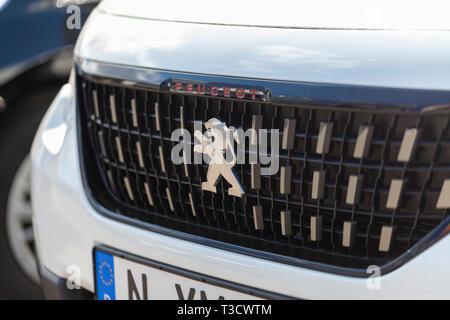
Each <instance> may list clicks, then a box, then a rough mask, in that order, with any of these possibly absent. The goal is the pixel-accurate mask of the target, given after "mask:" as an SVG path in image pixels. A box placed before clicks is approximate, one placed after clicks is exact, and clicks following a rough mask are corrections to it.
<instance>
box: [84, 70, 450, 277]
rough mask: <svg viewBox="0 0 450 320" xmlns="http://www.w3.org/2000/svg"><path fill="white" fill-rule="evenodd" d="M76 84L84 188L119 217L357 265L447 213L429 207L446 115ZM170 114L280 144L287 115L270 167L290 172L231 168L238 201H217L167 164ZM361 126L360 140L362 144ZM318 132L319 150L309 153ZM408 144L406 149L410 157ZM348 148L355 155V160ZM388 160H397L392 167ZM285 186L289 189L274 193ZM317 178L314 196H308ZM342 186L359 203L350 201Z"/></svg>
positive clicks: (200, 169)
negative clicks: (319, 191) (286, 140)
mask: <svg viewBox="0 0 450 320" xmlns="http://www.w3.org/2000/svg"><path fill="white" fill-rule="evenodd" d="M77 88H78V105H79V116H80V125H81V132H82V134H81V136H80V137H81V140H82V141H81V143H82V150H83V153H84V156H83V161H84V167H85V168H86V169H85V170H86V180H87V185H88V187H89V189H90V191H91V193H92V196H93V198H94V199H95V200H96V202H97V203H99V204H100V205H101V206H102V207H104V208H106V209H107V210H109V211H110V212H114V213H115V214H116V215H119V216H124V217H127V218H128V219H129V220H132V221H139V222H142V223H144V224H149V225H157V226H161V227H164V228H168V229H171V230H177V231H181V232H183V233H187V234H190V235H194V236H199V237H201V238H204V239H211V240H215V241H219V242H221V243H226V244H232V245H237V246H239V247H242V248H247V249H253V251H252V252H263V253H264V254H267V253H269V254H276V255H277V256H284V257H289V258H294V259H301V260H303V261H305V260H306V261H312V262H319V263H323V264H326V265H329V266H332V267H345V268H356V269H365V268H366V267H367V266H369V265H373V264H375V265H380V266H381V265H385V264H387V263H389V262H390V261H392V260H393V259H395V258H397V257H398V256H400V255H402V254H403V253H405V252H406V251H407V250H408V249H410V248H411V247H412V246H413V245H414V244H416V243H417V242H418V241H419V240H421V239H422V238H423V237H424V236H425V235H427V234H428V233H430V231H431V230H432V229H433V228H435V227H436V226H438V225H439V224H440V223H441V222H442V221H443V220H444V219H445V218H446V217H447V216H448V210H447V209H445V208H443V209H437V201H438V198H439V195H440V192H441V189H442V186H443V183H444V180H445V179H446V178H450V132H449V117H448V116H447V115H445V114H433V113H423V112H422V113H420V112H404V111H392V109H389V110H388V111H386V109H374V108H364V107H365V106H364V105H361V106H360V107H361V108H353V107H350V106H347V107H346V106H342V107H340V108H330V107H326V106H320V105H312V104H311V105H308V104H302V105H296V106H289V105H277V104H274V103H270V102H255V101H242V100H241V101H237V100H233V99H224V98H219V97H206V96H195V95H189V94H180V93H174V92H167V91H159V90H154V89H148V88H133V86H127V85H122V84H118V83H117V82H114V83H113V82H108V81H105V80H103V79H101V78H91V77H85V76H79V77H78V79H77ZM156 104H157V105H158V107H157V109H158V110H156V107H155V105H156ZM112 105H113V106H112ZM180 107H183V119H182V120H183V123H184V128H185V129H187V130H189V131H190V133H191V134H192V136H193V133H194V132H193V131H194V128H193V123H194V121H202V122H203V123H205V122H206V121H208V120H209V119H210V118H213V117H215V118H217V119H220V120H221V121H224V122H226V123H227V125H229V126H230V125H233V126H235V127H236V128H238V127H240V128H243V129H244V130H246V129H249V128H252V119H253V117H254V116H257V115H262V118H263V123H262V128H265V129H268V130H271V129H279V130H280V146H282V139H283V129H284V128H285V126H286V124H287V123H288V122H289V119H291V120H292V119H295V130H294V131H295V134H294V144H293V147H292V148H291V149H289V150H285V149H281V150H280V155H279V160H280V167H289V168H290V170H285V169H282V170H280V171H279V172H278V173H277V174H275V175H273V176H261V186H260V188H259V189H252V187H251V179H252V168H251V165H250V164H243V165H240V164H238V165H236V166H235V171H236V173H237V175H238V177H239V179H240V181H241V183H242V185H243V187H244V189H245V195H244V196H243V197H242V198H238V197H234V196H229V195H228V194H227V189H228V187H229V185H228V184H227V183H226V182H225V181H224V179H223V178H222V179H221V180H220V181H219V183H218V185H217V193H212V192H207V191H202V190H201V183H202V182H204V181H205V179H206V172H207V169H208V165H207V164H198V165H194V164H189V165H187V166H186V167H185V166H184V165H183V164H181V165H175V164H173V163H172V162H171V158H170V155H171V149H172V147H173V146H174V145H175V144H176V142H174V141H172V140H171V134H172V131H173V130H174V129H177V128H180V127H181V112H180V110H181V109H180ZM399 110H400V109H399ZM286 119H288V120H286ZM157 122H159V123H157ZM291 123H292V122H291ZM329 124H332V128H331V127H330V126H329ZM158 127H159V128H158ZM292 128H293V127H291V129H292ZM330 128H331V129H330ZM364 128H366V131H365V133H368V132H369V131H367V130H370V134H371V139H370V138H368V140H364V139H363V138H364V130H363V129H364ZM291 129H290V130H291ZM416 129H417V130H416ZM321 130H323V133H324V134H323V135H322V136H320V135H319V132H320V131H321ZM327 130H330V131H328V132H327ZM405 132H407V134H406V135H405ZM328 133H329V134H331V135H328V137H329V140H327V141H329V150H328V151H327V152H322V153H320V150H319V153H318V146H317V145H318V143H319V144H321V145H323V143H322V142H323V141H324V140H323V139H327V134H328ZM284 134H286V132H285V133H284ZM370 134H369V135H370ZM416 134H417V135H416ZM358 137H359V138H360V139H358ZM361 137H362V138H361ZM321 139H322V141H321V142H319V140H321ZM361 139H362V140H364V141H365V143H362V144H361V141H362V140H361ZM364 141H363V142H364ZM357 144H359V145H358V146H356V145H357ZM408 144H409V146H411V145H412V144H414V145H415V146H416V147H415V148H412V149H411V148H410V150H413V151H414V152H413V153H412V154H411V156H410V157H409V156H408V151H409V149H408V148H409V146H408ZM365 146H366V148H364V147H365ZM402 147H404V148H405V149H404V150H400V149H401V148H402ZM355 148H359V149H360V151H361V150H363V149H364V150H365V151H366V154H364V155H363V156H356V157H355V155H356V154H355ZM361 148H363V149H361ZM247 149H248V145H247ZM364 150H363V153H364ZM405 150H406V151H405ZM247 152H248V150H247ZM399 154H402V157H406V159H403V160H401V161H399ZM405 154H406V155H405ZM286 172H287V173H286ZM315 172H316V173H315ZM321 173H324V175H323V176H321ZM282 174H287V176H283V177H281V175H282ZM315 175H317V176H316V178H318V179H317V180H315V178H314V176H315ZM351 176H352V177H353V178H351ZM358 177H362V179H361V180H358ZM320 178H323V180H321V179H320ZM286 179H287V180H286ZM352 179H353V180H352ZM289 180H291V182H290V183H289V186H288V189H290V190H287V191H285V193H281V192H280V187H281V186H280V185H282V184H285V183H286V181H289ZM350 180H352V182H350ZM318 181H320V185H321V186H323V195H322V197H319V199H313V196H312V195H313V188H316V187H317V185H316V184H317V183H319V182H318ZM393 181H394V183H393ZM349 182H350V184H352V183H353V187H355V186H356V187H355V188H356V189H354V188H353V187H351V188H353V189H352V190H358V191H359V197H353V198H352V196H354V195H355V193H354V192H353V191H349V190H348V189H349ZM349 193H350V195H349ZM390 193H391V195H390ZM349 197H350V198H352V199H353V202H352V201H351V199H350V200H349ZM390 197H391V199H389V198H390ZM352 203H353V204H352ZM388 203H390V204H388ZM255 206H261V208H262V217H263V222H262V224H263V229H262V230H256V227H255V222H256V221H255V216H254V207H255ZM257 208H259V207H257ZM287 214H288V215H289V216H287ZM282 225H283V226H282ZM282 227H283V228H282ZM286 228H287V229H288V232H286ZM258 229H261V227H259V228H258ZM282 229H284V231H283V230H282ZM380 243H381V244H380ZM254 250H257V251H254ZM268 257H269V258H270V255H269V256H268Z"/></svg>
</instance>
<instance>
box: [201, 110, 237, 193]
mask: <svg viewBox="0 0 450 320" xmlns="http://www.w3.org/2000/svg"><path fill="white" fill-rule="evenodd" d="M205 128H206V129H207V131H206V132H205V135H204V134H203V133H201V131H199V130H196V131H195V132H194V136H195V137H196V138H197V139H198V140H199V141H200V144H197V145H195V146H194V151H195V152H200V153H205V154H207V155H208V156H209V157H210V158H211V162H210V164H209V168H208V173H207V176H206V179H207V181H206V182H203V183H202V190H207V191H211V192H214V193H216V192H217V191H216V185H217V183H218V182H219V178H220V176H223V177H224V178H225V180H226V181H228V183H230V184H231V188H229V189H228V194H229V195H231V196H235V197H239V198H241V197H242V196H243V195H244V193H245V192H244V189H243V188H242V186H241V184H240V182H239V179H238V177H237V176H236V174H235V172H234V171H233V167H234V166H235V165H236V153H235V151H234V143H233V142H234V141H236V143H238V144H239V143H240V141H239V140H240V139H239V136H238V135H237V132H236V128H234V127H231V126H230V127H227V125H226V124H225V123H223V122H222V121H220V120H217V119H216V118H212V119H209V120H208V122H206V123H205ZM233 140H234V141H233ZM227 150H228V152H229V153H228V154H229V155H231V158H230V159H226V158H227V157H226V154H227ZM227 160H230V161H227Z"/></svg>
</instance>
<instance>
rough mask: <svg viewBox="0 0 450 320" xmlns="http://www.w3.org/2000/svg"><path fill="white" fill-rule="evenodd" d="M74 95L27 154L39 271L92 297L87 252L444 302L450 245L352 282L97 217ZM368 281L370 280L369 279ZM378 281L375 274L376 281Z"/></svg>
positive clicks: (281, 284)
mask: <svg viewBox="0 0 450 320" xmlns="http://www.w3.org/2000/svg"><path fill="white" fill-rule="evenodd" d="M75 110H76V102H75V99H74V90H73V87H71V86H70V85H65V86H64V87H63V88H62V89H61V91H60V93H59V94H58V96H57V97H56V98H55V101H54V102H53V104H52V106H51V107H50V109H49V111H48V113H47V115H46V117H45V118H44V120H43V122H42V124H41V127H40V129H39V131H38V133H37V135H36V138H35V141H34V144H33V149H32V154H31V157H32V166H33V171H32V188H33V193H32V198H33V209H34V211H35V213H36V215H35V217H34V226H35V232H36V237H37V248H38V253H39V257H40V262H41V264H42V266H44V267H45V268H47V269H48V270H50V271H51V272H52V273H54V274H55V275H57V276H58V277H61V278H67V277H68V276H69V272H70V270H71V269H68V267H69V266H74V265H75V266H78V267H79V268H80V272H81V285H82V287H83V288H85V289H87V290H89V291H91V292H93V291H94V275H93V257H92V250H93V248H94V247H96V246H98V245H107V246H109V247H112V248H115V249H117V250H119V251H123V252H128V253H131V254H134V255H137V256H141V257H144V258H148V259H152V260H154V261H158V262H161V263H165V264H168V265H173V266H178V267H182V268H184V269H187V270H190V271H194V272H197V273H201V274H205V275H209V276H213V277H217V278H220V279H223V280H227V281H231V282H236V283H239V284H242V285H246V286H249V287H254V288H258V289H261V290H267V291H271V292H275V293H278V294H283V295H287V296H292V297H298V298H307V299H399V298H405V299H407V298H411V299H419V298H428V299H446V298H447V299H448V298H450V296H449V291H448V290H447V288H448V286H450V277H448V270H449V267H450V256H449V255H448V254H447V252H448V248H449V246H450V238H449V237H448V236H446V237H444V238H443V239H442V240H440V241H439V242H437V243H435V244H434V245H433V246H431V247H430V248H428V249H427V250H426V251H424V252H422V253H421V254H420V255H418V256H417V257H415V258H413V259H412V260H410V261H409V262H407V263H406V264H404V265H403V266H401V267H400V268H398V269H396V270H394V271H392V272H390V273H389V274H387V275H384V276H382V277H381V278H380V282H379V285H380V287H378V285H377V282H376V280H375V279H374V278H368V279H365V278H354V277H347V276H342V275H335V274H330V273H326V272H320V271H315V270H310V269H305V268H300V267H296V266H290V265H286V264H281V263H277V262H273V261H269V260H265V259H258V258H255V257H250V256H247V255H243V254H238V253H234V252H230V251H226V250H220V249H217V248H213V247H209V246H206V245H202V244H197V243H193V242H190V241H185V240H181V239H178V238H174V237H170V236H166V235H163V234H160V233H156V232H151V231H148V230H145V229H142V228H138V227H134V226H131V225H128V224H124V223H121V222H118V221H115V220H112V219H109V218H107V217H105V216H103V215H101V214H99V213H98V212H97V211H96V209H95V208H94V207H93V206H92V205H91V203H90V201H89V199H88V198H87V195H86V192H85V189H84V185H83V181H82V175H81V168H80V163H79V161H80V160H79V153H78V138H77V125H76V111H75ZM368 275H370V274H368ZM375 275H376V274H375Z"/></svg>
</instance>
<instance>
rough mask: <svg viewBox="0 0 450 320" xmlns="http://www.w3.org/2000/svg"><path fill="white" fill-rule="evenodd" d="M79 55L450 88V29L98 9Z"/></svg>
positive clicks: (259, 74) (263, 75)
mask: <svg viewBox="0 0 450 320" xmlns="http://www.w3.org/2000/svg"><path fill="white" fill-rule="evenodd" d="M106 3H108V2H106ZM127 4H128V2H127ZM277 5H278V4H277ZM142 12H146V11H142ZM148 12H150V11H148ZM447 20H448V19H447ZM447 20H446V21H447ZM449 21H450V20H449ZM75 55H76V57H77V58H81V59H89V60H95V61H101V62H104V63H113V64H121V65H128V66H136V67H140V68H153V69H164V70H171V71H181V72H193V73H202V74H209V75H225V76H234V77H249V78H259V79H275V80H288V81H304V82H320V83H333V84H348V85H359V86H378V87H395V88H411V89H436V90H439V89H441V90H450V59H448V57H449V56H450V31H410V30H383V31H381V30H318V29H289V28H287V29H284V28H263V27H243V26H224V25H210V24H193V23H176V22H166V21H156V20H148V19H140V18H129V17H124V16H118V15H113V14H108V13H105V12H104V11H102V10H100V9H98V10H96V11H94V13H93V14H91V16H90V18H89V19H88V22H87V24H86V25H85V27H84V30H83V31H82V34H81V36H80V38H79V40H78V43H77V46H76V50H75ZM162 80H165V79H162Z"/></svg>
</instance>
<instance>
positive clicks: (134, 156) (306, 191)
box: [31, 0, 450, 299]
mask: <svg viewBox="0 0 450 320" xmlns="http://www.w3.org/2000/svg"><path fill="white" fill-rule="evenodd" d="M406 6H407V8H408V10H406V11H405V10H404V9H405V3H402V2H398V3H397V2H396V3H392V2H387V1H381V2H377V3H376V4H373V5H370V7H367V3H365V2H363V1H339V2H334V1H324V0H320V1H314V2H313V3H310V2H309V1H308V2H307V3H303V2H301V3H299V4H295V5H294V4H292V3H291V2H288V1H258V3H247V2H242V1H234V0H231V1H228V2H211V1H199V2H196V3H191V2H187V1H170V2H165V3H164V2H159V3H157V4H156V3H152V2H149V1H147V0H135V1H120V0H119V1H114V0H105V1H103V2H102V3H101V4H100V5H99V6H98V7H97V8H96V9H95V11H94V12H93V13H92V15H91V16H90V18H89V19H88V22H87V23H86V25H85V26H84V28H83V30H82V33H81V35H80V38H79V39H78V42H77V45H76V48H75V52H74V56H75V58H74V67H73V71H72V75H71V78H70V81H69V83H68V84H66V85H65V86H64V87H62V89H61V90H60V92H59V94H58V95H57V97H56V98H55V100H54V102H53V103H52V105H51V107H50V109H49V111H48V113H47V115H46V116H45V118H44V120H43V121H42V123H41V126H40V129H39V131H38V133H37V135H36V138H35V140H34V145H33V149H32V153H31V160H32V202H33V209H34V212H35V216H34V230H35V236H36V242H37V252H38V257H39V264H40V271H41V272H40V273H41V278H42V283H43V287H44V291H45V294H46V296H47V297H48V298H67V299H75V298H86V299H92V298H96V299H242V298H249V299H253V298H254V299H261V298H262V299H272V298H276V299H277V298H281V299H285V298H286V299H288V298H300V299H324V298H325V299H397V298H407V299H419V298H438V299H444V298H447V299H448V298H450V291H449V290H448V288H449V286H450V255H449V254H448V251H449V250H450V237H449V236H448V235H447V233H448V232H449V231H450V224H449V222H450V218H449V210H448V209H449V208H450V129H449V119H450V116H449V115H450V113H449V111H450V60H449V59H448V57H449V56H450V22H449V20H448V17H447V12H448V10H446V9H445V3H437V4H435V5H433V6H431V5H429V4H427V3H425V2H423V1H419V2H415V1H412V2H411V1H408V2H407V4H406ZM350 8H351V10H350ZM177 129H178V130H177ZM206 129H207V130H206ZM248 130H250V131H248ZM244 131H245V132H244ZM177 132H184V134H185V135H184V136H182V139H185V138H186V137H187V138H188V139H186V140H182V143H180V136H179V135H177ZM242 132H244V133H243V134H244V136H242V135H241V134H242ZM247 132H250V134H248V135H247ZM255 132H256V133H257V134H255ZM194 137H195V138H194ZM266 142H267V143H266ZM264 143H266V144H270V146H267V145H265V144H264ZM255 146H256V147H255ZM253 147H255V148H253ZM180 150H181V151H183V152H184V153H183V152H182V153H181V156H180V157H178V158H177V155H180V153H179V151H180ZM236 150H237V151H236ZM230 154H231V158H228V156H229V155H230ZM180 158H181V160H183V161H181V162H180V161H178V160H179V159H180ZM177 159H178V160H177ZM229 159H231V160H230V161H229ZM223 160H225V161H226V162H225V163H221V161H223Z"/></svg>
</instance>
